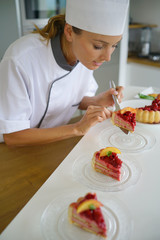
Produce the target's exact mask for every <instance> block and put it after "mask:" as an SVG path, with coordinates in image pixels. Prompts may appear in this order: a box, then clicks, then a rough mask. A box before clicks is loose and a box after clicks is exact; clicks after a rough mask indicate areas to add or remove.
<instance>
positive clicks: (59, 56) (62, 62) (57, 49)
mask: <svg viewBox="0 0 160 240" xmlns="http://www.w3.org/2000/svg"><path fill="white" fill-rule="evenodd" d="M51 47H52V52H53V55H54V57H55V60H56V62H57V64H58V65H59V66H60V67H61V68H63V69H64V70H67V71H72V70H73V69H74V68H75V67H76V66H77V64H78V61H77V62H76V64H75V65H73V66H71V65H69V64H68V63H67V61H66V59H65V57H64V55H63V52H62V49H61V44H60V34H58V35H56V36H55V37H54V38H51Z"/></svg>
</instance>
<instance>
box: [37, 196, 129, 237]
mask: <svg viewBox="0 0 160 240" xmlns="http://www.w3.org/2000/svg"><path fill="white" fill-rule="evenodd" d="M85 194H86V193H83V194H82V193H73V192H72V194H68V195H67V193H66V192H64V193H63V194H62V195H60V196H58V197H56V198H55V199H54V200H53V201H52V202H51V203H50V204H49V205H48V207H47V208H46V209H45V211H44V213H43V215H42V217H41V229H42V233H43V235H44V238H45V239H46V240H82V239H83V240H100V239H101V240H102V239H104V238H102V237H99V236H96V235H94V234H92V233H88V232H86V231H84V230H82V229H81V228H78V227H76V226H75V225H73V224H70V223H69V222H68V206H69V204H70V203H72V202H75V201H77V199H78V198H79V197H81V196H84V195H85ZM97 198H98V200H99V201H101V202H102V203H103V205H104V206H103V207H102V212H103V215H104V218H105V222H106V226H107V240H111V239H112V240H113V239H114V240H116V239H117V240H124V239H127V240H128V239H129V238H130V235H131V231H132V228H133V222H132V220H131V217H130V213H129V212H128V210H127V209H126V206H125V205H124V204H123V202H121V201H120V200H118V199H116V198H114V197H112V196H109V197H105V196H104V195H102V194H100V193H99V194H98V195H97Z"/></svg>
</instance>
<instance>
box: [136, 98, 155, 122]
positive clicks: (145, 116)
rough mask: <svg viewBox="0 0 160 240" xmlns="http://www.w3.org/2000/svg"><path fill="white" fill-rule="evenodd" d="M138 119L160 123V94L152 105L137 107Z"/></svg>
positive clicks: (138, 120)
mask: <svg viewBox="0 0 160 240" xmlns="http://www.w3.org/2000/svg"><path fill="white" fill-rule="evenodd" d="M136 121H137V122H142V123H160V94H158V95H157V98H156V99H155V100H153V101H152V104H151V105H146V106H145V107H140V108H137V109H136Z"/></svg>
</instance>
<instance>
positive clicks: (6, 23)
mask: <svg viewBox="0 0 160 240" xmlns="http://www.w3.org/2000/svg"><path fill="white" fill-rule="evenodd" d="M0 29H1V34H0V60H1V58H2V57H3V55H4V52H5V50H6V49H7V48H8V47H9V45H10V44H11V43H12V42H14V41H15V40H16V39H17V38H18V37H19V32H18V23H17V15H16V0H0Z"/></svg>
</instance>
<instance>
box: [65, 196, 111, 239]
mask: <svg viewBox="0 0 160 240" xmlns="http://www.w3.org/2000/svg"><path fill="white" fill-rule="evenodd" d="M101 206H103V204H102V203H101V202H99V201H98V200H97V195H96V193H87V194H86V195H85V196H84V197H80V198H79V199H78V200H77V202H73V203H71V204H70V205H69V208H68V219H69V222H70V223H71V224H75V225H76V226H78V227H80V228H82V229H84V230H86V231H88V232H91V233H94V234H96V235H99V236H102V237H104V238H105V237H106V236H107V229H106V223H105V220H104V216H103V213H102V210H101V208H100V207H101Z"/></svg>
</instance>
